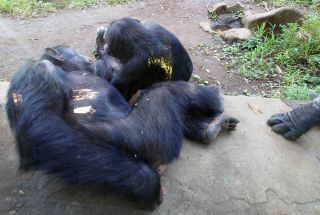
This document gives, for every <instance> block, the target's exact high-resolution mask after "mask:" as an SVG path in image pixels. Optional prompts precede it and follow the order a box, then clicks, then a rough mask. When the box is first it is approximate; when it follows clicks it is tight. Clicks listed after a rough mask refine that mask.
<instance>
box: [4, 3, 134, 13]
mask: <svg viewBox="0 0 320 215" xmlns="http://www.w3.org/2000/svg"><path fill="white" fill-rule="evenodd" d="M128 1H129V0H107V1H106V2H107V3H108V4H122V3H126V2H128ZM104 2H105V1H102V0H0V12H2V13H7V14H11V15H14V16H20V17H30V16H36V15H38V14H46V13H51V12H54V11H57V10H58V9H63V8H81V9H83V8H87V7H90V6H93V5H97V4H100V3H104Z"/></svg>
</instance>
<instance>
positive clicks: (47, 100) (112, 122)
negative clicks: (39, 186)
mask: <svg viewBox="0 0 320 215" xmlns="http://www.w3.org/2000/svg"><path fill="white" fill-rule="evenodd" d="M53 49H54V50H55V51H56V52H57V53H56V54H57V55H59V56H65V55H64V54H65V53H64V51H67V52H68V53H71V52H73V53H74V55H77V54H76V53H75V52H74V50H72V49H71V51H70V48H63V47H56V48H53ZM54 55H55V54H54ZM53 57H55V56H53ZM42 58H43V57H42ZM54 59H55V58H54ZM71 59H79V58H77V57H75V58H68V59H65V60H63V61H59V63H62V62H65V63H66V65H65V64H63V63H62V64H63V65H61V64H60V65H59V66H56V65H57V64H56V62H55V64H53V63H52V62H51V61H49V60H44V59H41V60H38V61H34V62H30V63H28V64H27V65H25V66H24V67H21V68H20V70H19V71H18V72H17V73H16V74H15V76H14V77H13V79H12V82H11V84H10V88H9V91H8V102H7V114H8V119H9V122H10V126H11V128H12V130H13V132H14V135H15V137H16V140H17V144H18V151H19V155H20V162H21V167H22V168H24V169H29V168H33V169H39V170H45V171H47V172H49V173H54V174H57V175H59V176H61V177H64V178H66V179H67V180H68V181H71V182H75V183H91V184H102V185H106V186H108V187H109V188H110V189H114V190H116V191H122V192H126V193H129V194H131V195H132V196H133V197H134V199H135V200H136V201H138V202H140V203H141V202H142V203H143V204H144V205H146V206H148V207H150V208H153V206H155V205H156V204H159V203H160V200H161V195H160V188H161V186H160V179H159V174H158V173H157V171H156V170H155V168H156V167H158V166H159V165H161V164H166V163H169V162H171V161H172V160H173V159H175V158H177V157H178V156H179V153H180V149H181V143H182V137H183V135H186V136H188V137H189V138H191V139H195V140H198V141H202V142H204V143H209V142H210V141H211V140H213V139H214V138H215V137H216V136H217V135H218V133H219V132H220V131H221V130H233V129H235V127H236V124H237V123H238V121H237V119H235V118H234V117H229V116H225V115H222V112H223V104H222V98H221V96H220V89H219V88H218V87H216V86H210V87H202V86H198V85H195V84H192V83H187V82H179V81H178V82H166V83H159V84H156V85H154V86H152V87H150V88H148V89H145V90H143V91H142V95H141V96H140V97H139V99H138V101H137V104H136V106H135V107H134V109H133V110H132V109H131V107H130V106H129V105H128V104H127V103H126V101H125V100H124V98H123V97H121V94H120V93H119V92H118V91H117V90H116V89H115V88H113V86H112V85H111V84H109V83H108V82H106V81H104V80H103V79H101V78H99V77H94V75H92V74H91V73H90V72H89V73H88V72H86V71H82V70H78V71H72V70H73V69H75V70H77V69H80V68H73V69H71V67H70V66H69V65H68V64H69V63H68V62H69V61H68V60H71ZM79 65H80V63H79ZM81 65H82V64H81ZM62 67H63V68H64V69H62ZM110 107H112V108H118V109H117V110H114V111H111V112H109V111H108V110H109V109H110ZM104 111H105V112H104ZM110 113H111V114H110Z"/></svg>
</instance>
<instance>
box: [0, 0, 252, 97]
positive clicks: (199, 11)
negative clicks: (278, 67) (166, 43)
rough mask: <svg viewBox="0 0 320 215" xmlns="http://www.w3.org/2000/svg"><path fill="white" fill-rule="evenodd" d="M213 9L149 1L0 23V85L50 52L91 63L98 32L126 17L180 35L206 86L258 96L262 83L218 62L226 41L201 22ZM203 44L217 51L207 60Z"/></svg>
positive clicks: (201, 0)
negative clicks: (70, 52) (68, 51)
mask: <svg viewBox="0 0 320 215" xmlns="http://www.w3.org/2000/svg"><path fill="white" fill-rule="evenodd" d="M210 3H212V1H209V0H197V1H196V0H184V1H178V0H170V1H166V0H157V1H155V0H149V1H142V2H136V3H132V4H129V5H120V6H114V7H111V6H110V7H103V8H91V9H86V10H83V11H61V12H58V13H55V14H52V15H49V16H48V17H43V18H34V19H29V20H17V19H12V18H7V17H3V18H0V32H1V34H0V47H1V52H0V60H1V64H0V80H3V81H9V80H10V77H11V76H12V74H13V73H14V72H15V71H16V70H17V68H18V67H19V65H21V64H22V63H23V62H25V61H26V60H27V59H30V58H37V57H39V55H40V54H41V53H42V52H43V50H44V48H46V47H48V46H55V45H69V46H72V47H74V48H75V49H76V50H77V51H79V52H81V53H82V54H85V55H89V56H91V57H93V56H92V51H93V50H94V47H95V34H96V28H97V27H99V26H101V25H104V26H107V25H108V24H109V23H110V22H111V21H112V20H114V19H118V18H121V17H123V16H134V17H137V18H139V19H141V20H146V21H150V22H157V23H160V24H161V25H164V26H165V27H166V28H168V29H169V30H170V31H172V32H173V33H174V34H175V35H177V37H178V38H179V39H180V40H181V42H182V43H183V44H184V46H185V47H186V48H187V49H188V50H189V53H190V55H191V57H192V60H193V63H194V74H197V75H199V76H200V77H201V78H202V79H203V80H207V81H208V82H209V83H212V82H213V81H215V80H219V81H220V83H221V84H222V87H223V89H225V91H227V92H236V93H241V92H243V90H245V89H248V90H249V92H256V91H257V87H256V85H258V83H253V82H251V83H248V81H247V80H245V79H244V78H243V77H241V76H238V75H236V74H235V73H234V72H231V71H227V70H226V68H225V66H224V64H223V63H222V62H221V61H220V60H219V58H218V57H217V53H218V52H219V51H220V50H219V48H218V47H219V46H221V45H223V42H222V40H221V39H219V38H212V36H211V35H209V34H208V33H205V32H204V31H203V30H202V29H201V28H200V27H199V22H200V21H207V10H206V7H207V5H208V4H210ZM227 3H230V4H231V3H235V1H234V2H233V1H227ZM244 5H246V4H245V3H244ZM247 8H248V9H249V10H250V9H252V6H248V5H247ZM199 44H206V45H208V46H211V47H213V50H212V51H210V54H209V55H208V54H205V53H203V52H201V51H202V50H201V48H200V49H198V48H197V47H198V45H199ZM215 50H217V51H215Z"/></svg>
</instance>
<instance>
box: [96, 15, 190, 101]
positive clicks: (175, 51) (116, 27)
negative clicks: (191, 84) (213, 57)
mask: <svg viewBox="0 0 320 215" xmlns="http://www.w3.org/2000/svg"><path fill="white" fill-rule="evenodd" d="M108 56H113V57H115V58H117V59H119V60H120V63H121V64H122V65H121V67H118V68H119V69H117V70H116V71H115V72H114V75H113V78H112V80H111V83H112V84H114V85H115V86H116V87H117V88H118V89H119V90H120V92H121V93H122V94H123V95H125V97H126V98H127V99H129V98H131V96H132V95H133V94H134V93H135V92H136V91H137V90H139V89H144V88H146V87H148V86H150V85H152V84H153V83H155V82H159V81H165V80H183V81H188V80H189V78H190V76H191V73H192V69H193V65H192V62H191V59H190V57H189V55H188V52H187V51H186V50H185V48H184V47H183V46H182V44H181V43H180V41H179V40H178V38H177V37H176V36H175V35H173V34H172V33H171V32H169V31H168V30H167V29H165V28H164V27H162V26H161V25H158V24H155V23H144V24H142V23H141V22H140V21H139V20H137V19H134V18H128V17H126V18H122V19H119V20H116V21H114V22H112V23H111V24H110V26H109V27H108V29H107V30H106V31H105V30H104V29H103V28H100V29H98V36H97V40H96V57H97V58H98V59H108ZM111 61H113V60H111ZM106 64H108V63H106Z"/></svg>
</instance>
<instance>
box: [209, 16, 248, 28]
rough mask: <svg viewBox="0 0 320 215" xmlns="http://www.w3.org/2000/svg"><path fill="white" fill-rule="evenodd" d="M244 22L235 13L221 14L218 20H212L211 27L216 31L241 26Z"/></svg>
mask: <svg viewBox="0 0 320 215" xmlns="http://www.w3.org/2000/svg"><path fill="white" fill-rule="evenodd" d="M241 27H242V23H241V20H240V19H239V18H236V17H235V16H234V15H233V14H221V15H220V16H219V18H218V19H217V20H214V21H212V23H211V28H212V29H213V30H214V31H226V30H228V29H230V28H241Z"/></svg>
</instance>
